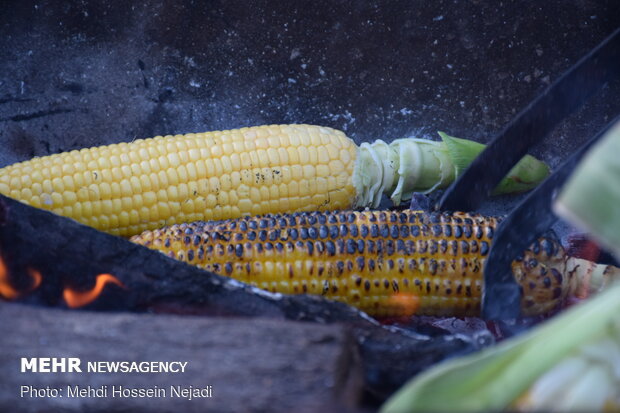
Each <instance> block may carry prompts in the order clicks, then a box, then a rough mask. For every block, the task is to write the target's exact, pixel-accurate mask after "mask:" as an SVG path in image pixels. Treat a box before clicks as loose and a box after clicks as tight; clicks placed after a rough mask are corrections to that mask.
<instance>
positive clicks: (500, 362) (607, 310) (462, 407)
mask: <svg viewBox="0 0 620 413" xmlns="http://www.w3.org/2000/svg"><path fill="white" fill-rule="evenodd" d="M619 313H620V284H615V285H613V286H612V287H611V288H610V289H608V290H606V291H605V292H603V293H601V294H600V295H598V296H596V297H594V298H593V299H591V300H589V301H587V302H585V303H583V304H581V305H578V306H575V307H573V308H571V309H569V310H567V311H565V312H564V313H563V314H561V315H559V316H557V317H556V318H554V319H552V320H550V321H547V322H546V323H545V324H543V325H540V326H538V327H536V328H534V329H533V330H530V331H529V332H527V333H524V334H523V335H521V336H518V337H516V338H512V339H509V340H507V341H505V342H503V343H501V344H499V345H498V346H495V347H492V348H488V349H486V350H483V351H481V352H479V353H476V354H473V355H470V356H466V357H461V358H456V359H453V360H450V361H447V362H444V363H442V364H439V365H438V366H436V367H434V368H432V369H430V370H427V371H426V372H424V373H422V374H420V375H419V376H417V377H415V378H414V379H413V380H411V381H410V382H409V383H407V384H405V386H403V387H402V388H401V389H400V390H399V391H398V392H397V393H396V394H395V395H394V396H392V397H391V398H390V399H389V400H388V401H387V402H386V403H385V404H384V405H383V406H382V407H381V412H383V413H398V412H448V411H449V412H471V411H499V410H502V409H505V408H507V407H509V406H510V404H511V403H513V402H514V401H515V400H516V399H517V398H518V397H519V396H521V395H522V394H523V393H524V392H525V391H526V390H527V389H528V388H529V387H530V386H531V385H532V384H533V383H534V381H535V380H536V379H537V378H538V377H540V376H541V375H542V374H543V373H544V372H546V371H547V370H549V369H550V368H551V367H553V366H554V365H555V364H557V363H558V362H559V361H560V360H562V359H563V358H564V357H567V356H569V355H570V354H571V353H573V352H574V351H576V349H577V348H578V347H580V346H581V345H583V344H585V343H588V342H591V341H594V340H597V339H600V338H601V337H604V336H606V335H607V334H609V333H610V329H609V327H610V326H611V325H612V323H613V320H614V319H615V318H616V317H617V314H619Z"/></svg>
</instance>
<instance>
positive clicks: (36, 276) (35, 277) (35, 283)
mask: <svg viewBox="0 0 620 413" xmlns="http://www.w3.org/2000/svg"><path fill="white" fill-rule="evenodd" d="M28 274H30V277H31V278H32V287H30V290H29V291H32V290H36V289H37V288H39V285H41V281H43V277H42V276H41V272H39V271H37V270H35V269H34V268H28Z"/></svg>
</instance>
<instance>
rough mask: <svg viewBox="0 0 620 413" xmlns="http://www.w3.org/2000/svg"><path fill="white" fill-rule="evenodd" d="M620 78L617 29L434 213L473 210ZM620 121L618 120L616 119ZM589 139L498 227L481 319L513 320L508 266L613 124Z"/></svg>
mask: <svg viewBox="0 0 620 413" xmlns="http://www.w3.org/2000/svg"><path fill="white" fill-rule="evenodd" d="M617 78H620V29H617V30H616V31H614V33H612V34H611V35H610V36H609V37H607V38H606V39H605V40H604V41H603V42H602V43H601V44H599V45H598V46H597V47H596V48H595V49H593V50H592V51H590V52H589V53H588V54H587V55H586V56H584V57H583V58H581V60H579V61H578V62H577V63H576V64H575V65H574V66H573V67H571V68H570V69H569V70H568V71H567V72H565V73H564V74H563V75H562V76H561V77H560V78H559V79H557V80H556V81H555V82H554V83H553V84H552V85H550V86H549V87H548V88H547V89H546V90H545V91H544V92H543V94H542V95H540V96H539V97H537V98H536V99H535V100H534V101H533V102H531V103H530V104H529V105H528V106H527V107H526V108H525V109H523V110H522V111H521V112H520V113H519V114H518V115H517V116H516V117H515V118H514V119H513V120H512V121H511V122H510V123H508V125H507V126H506V127H505V128H504V129H503V131H501V132H500V133H499V134H498V135H497V136H496V137H495V138H494V139H493V140H492V141H491V143H490V144H489V145H488V146H487V147H486V149H485V150H484V151H483V152H482V153H481V154H480V155H479V156H478V157H477V158H476V159H475V160H474V162H473V163H472V164H471V165H470V166H469V168H468V169H467V170H465V172H464V173H463V174H462V175H461V176H460V177H459V178H458V179H457V180H456V181H455V182H454V183H453V184H452V186H451V187H450V188H448V189H447V190H446V192H445V193H444V195H443V197H442V198H441V200H440V202H439V204H438V206H437V209H439V210H449V211H471V210H474V209H475V208H476V207H477V206H478V205H479V204H480V203H481V202H482V201H483V200H484V199H485V198H486V197H488V196H489V195H490V193H491V191H492V190H493V189H494V188H495V186H497V184H498V183H499V181H500V180H501V179H502V178H503V177H504V176H505V175H506V174H507V173H508V171H509V170H510V168H511V167H512V166H513V165H514V164H515V163H517V162H518V161H519V160H520V159H521V158H522V157H523V156H524V155H525V154H526V153H527V152H528V150H529V149H530V148H531V147H532V146H534V145H535V144H537V143H538V142H539V141H541V140H543V139H545V138H546V137H547V136H548V135H549V133H550V132H551V131H552V130H553V129H554V128H555V126H556V125H557V124H558V123H559V122H561V121H562V120H563V119H565V118H566V117H568V116H569V115H570V114H571V113H572V112H574V111H575V110H577V109H578V108H579V107H580V106H581V105H582V104H583V103H585V102H586V101H587V100H588V99H589V98H590V97H592V96H593V95H594V94H595V93H596V92H597V91H598V90H599V89H600V88H602V87H603V85H605V84H606V83H607V82H609V81H612V80H613V79H617ZM619 119H620V117H618V118H617V119H616V121H617V120H619ZM613 123H615V121H614V122H612V123H610V124H609V125H607V127H605V128H604V129H603V130H602V131H600V132H599V133H597V134H596V135H595V136H594V137H592V138H591V139H589V140H588V141H587V142H586V143H585V144H584V145H583V146H582V147H581V148H580V149H579V150H577V151H576V152H575V153H574V154H573V155H572V156H570V158H569V159H567V160H566V161H565V162H564V163H563V164H562V165H561V166H560V167H559V168H558V169H557V170H556V171H555V172H554V173H553V174H551V175H550V176H549V177H548V178H547V179H546V180H545V181H544V182H542V183H541V184H540V185H539V186H538V187H537V188H536V189H535V190H533V191H532V192H531V193H530V194H529V195H528V196H527V198H525V199H524V200H523V201H522V202H521V203H520V204H519V205H518V206H517V207H516V208H514V209H513V210H512V212H511V213H510V214H509V215H508V217H507V218H506V219H505V220H504V221H503V222H502V223H501V224H500V226H499V228H498V230H497V231H496V234H495V238H494V242H493V245H492V247H491V250H490V252H489V256H488V258H487V261H486V264H485V267H484V287H483V293H482V316H483V317H484V318H486V319H491V320H502V319H513V318H517V317H518V316H519V313H520V299H521V294H520V291H519V287H518V285H517V283H516V281H515V279H514V277H513V276H512V271H511V262H512V261H513V260H514V258H515V257H517V256H518V255H519V254H520V253H522V252H523V251H524V250H525V249H526V248H527V247H528V246H529V245H530V244H531V243H532V242H533V241H534V240H535V239H536V238H537V237H538V236H540V235H541V234H542V233H544V232H545V231H547V230H548V229H549V228H550V227H551V225H553V224H554V223H555V221H556V220H557V217H556V216H555V215H554V214H553V212H552V210H551V205H552V203H553V200H554V198H555V196H556V194H557V192H558V189H559V188H561V186H562V185H563V184H564V182H565V181H566V179H567V178H568V176H570V174H571V172H572V171H573V170H574V168H575V165H577V163H578V162H579V160H580V159H581V158H582V157H583V155H584V154H585V153H586V152H587V150H588V149H589V148H590V147H591V146H592V144H594V143H595V142H596V141H597V140H598V139H599V138H600V137H601V136H602V135H603V134H604V132H605V131H606V130H607V129H608V128H609V126H610V125H612V124H613Z"/></svg>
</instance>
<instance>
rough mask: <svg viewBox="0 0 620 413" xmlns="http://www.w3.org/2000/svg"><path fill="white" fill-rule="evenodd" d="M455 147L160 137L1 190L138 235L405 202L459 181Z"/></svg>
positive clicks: (336, 139)
mask: <svg viewBox="0 0 620 413" xmlns="http://www.w3.org/2000/svg"><path fill="white" fill-rule="evenodd" d="M445 139H452V140H451V141H450V142H452V143H453V145H456V146H458V145H459V142H461V144H462V142H466V141H463V140H458V139H455V138H450V137H446V136H444V140H445ZM469 143H470V144H472V145H474V144H475V145H477V146H475V148H474V149H471V148H469V149H468V153H470V154H471V153H472V151H473V152H475V151H480V150H481V149H482V148H481V146H482V145H480V144H477V143H473V142H469ZM442 145H443V146H442ZM446 148H447V146H446V145H445V144H440V143H439V142H433V141H422V140H419V139H401V140H396V141H394V142H392V144H390V145H388V144H386V143H385V142H383V141H380V140H379V141H376V142H375V143H373V144H368V143H365V144H362V145H361V146H360V147H357V146H356V145H355V143H354V142H353V141H352V140H351V139H349V138H347V137H346V136H345V135H344V133H342V132H340V131H337V130H334V129H330V128H326V127H319V126H310V125H272V126H259V127H252V128H243V129H237V130H228V131H218V132H207V133H198V134H187V135H177V136H167V137H161V136H158V137H156V138H152V139H144V140H142V139H140V140H136V141H133V142H131V143H120V144H116V145H109V146H103V147H96V148H90V149H82V150H80V151H77V150H75V151H71V152H68V153H62V154H57V155H51V156H46V157H42V158H35V159H32V160H30V161H26V162H22V163H18V164H15V165H11V166H8V167H6V168H3V169H0V193H2V194H3V195H6V196H10V197H12V198H15V199H18V200H21V201H23V202H25V203H28V204H30V205H33V206H35V207H39V208H44V209H47V210H51V211H53V212H55V213H57V214H61V215H64V216H67V217H70V218H73V219H75V220H77V221H79V222H82V223H84V224H86V225H90V226H92V227H95V228H97V229H100V230H103V231H107V232H109V233H112V234H115V235H125V236H128V235H134V234H137V233H140V232H141V231H143V230H146V229H154V228H159V227H162V226H164V225H171V224H173V223H179V222H189V221H195V220H213V219H215V220H218V219H228V218H236V217H239V216H242V215H257V214H265V213H279V212H294V211H310V210H327V209H346V208H357V207H363V206H377V205H378V204H379V201H380V199H381V196H382V195H383V193H391V197H392V199H393V200H394V202H395V203H398V202H400V200H401V199H407V198H408V197H410V196H411V193H412V192H413V191H414V190H425V189H426V190H430V189H433V188H436V187H445V186H447V185H448V184H449V183H450V182H452V180H453V179H454V177H455V175H456V171H457V168H456V166H455V165H453V163H452V161H451V159H450V156H449V155H448V153H449V150H448V149H446ZM532 159H533V158H532ZM533 164H534V167H533V168H532V170H537V171H539V170H542V172H544V174H546V172H547V169H546V166H544V164H541V163H540V162H538V161H535V160H534V162H533ZM541 165H542V166H541ZM538 167H540V168H542V169H540V168H538ZM544 174H543V175H544ZM518 181H519V182H525V181H528V179H519V180H518ZM534 181H535V180H534ZM515 182H516V180H515ZM513 184H514V182H513ZM534 184H535V182H534ZM519 188H520V190H524V189H526V188H525V187H519ZM513 189H514V188H513V187H512V186H511V187H510V190H513Z"/></svg>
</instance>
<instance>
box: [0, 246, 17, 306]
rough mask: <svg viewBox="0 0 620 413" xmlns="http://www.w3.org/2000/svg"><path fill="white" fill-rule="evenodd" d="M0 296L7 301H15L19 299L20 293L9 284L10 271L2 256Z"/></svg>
mask: <svg viewBox="0 0 620 413" xmlns="http://www.w3.org/2000/svg"><path fill="white" fill-rule="evenodd" d="M0 295H1V296H2V297H4V298H6V299H7V300H14V299H16V298H17V297H19V291H17V290H16V289H15V288H13V287H12V286H11V283H10V282H9V271H8V270H7V268H6V264H5V263H4V260H3V259H2V257H1V256H0Z"/></svg>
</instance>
